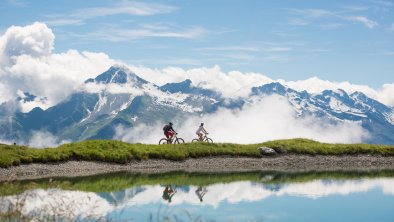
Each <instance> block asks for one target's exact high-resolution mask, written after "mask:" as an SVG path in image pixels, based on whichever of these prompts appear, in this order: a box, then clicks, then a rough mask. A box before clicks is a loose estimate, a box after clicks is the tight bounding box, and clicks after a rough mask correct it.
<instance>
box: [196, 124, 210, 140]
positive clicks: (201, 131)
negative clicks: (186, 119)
mask: <svg viewBox="0 0 394 222" xmlns="http://www.w3.org/2000/svg"><path fill="white" fill-rule="evenodd" d="M203 133H205V134H208V132H207V131H206V130H205V128H204V123H201V125H200V126H199V127H198V129H197V131H196V134H197V135H198V138H199V139H200V141H203V135H204V134H203Z"/></svg>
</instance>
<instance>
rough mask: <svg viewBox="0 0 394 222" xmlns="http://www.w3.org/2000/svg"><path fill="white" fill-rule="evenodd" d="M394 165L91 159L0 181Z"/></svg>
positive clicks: (386, 163) (390, 159) (388, 160)
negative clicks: (103, 160) (121, 173)
mask: <svg viewBox="0 0 394 222" xmlns="http://www.w3.org/2000/svg"><path fill="white" fill-rule="evenodd" d="M387 169H394V156H377V155H342V156H327V155H316V156H310V155H295V154H288V155H280V156H275V157H262V158H251V157H229V156H218V157H203V158H188V159H186V160H182V161H171V160H165V159H148V160H141V161H138V160H133V161H130V162H128V163H126V164H116V163H108V162H93V161H66V162H57V163H32V164H22V165H19V166H12V167H9V168H0V182H4V181H14V180H29V179H42V178H58V177H80V176H91V175H96V174H105V173H115V172H122V171H126V172H132V173H166V172H171V171H186V172H246V171H288V172H298V171H299V172H302V171H367V170H387Z"/></svg>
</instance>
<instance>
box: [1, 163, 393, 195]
mask: <svg viewBox="0 0 394 222" xmlns="http://www.w3.org/2000/svg"><path fill="white" fill-rule="evenodd" d="M378 177H388V178H392V177H394V171H392V170H386V171H364V172H356V171H350V172H330V171H327V172H313V171H312V172H296V173H283V172H263V171H255V172H242V173H187V172H171V173H163V174H132V173H127V172H119V173H112V174H104V175H95V176H88V177H76V178H55V179H53V180H51V181H49V180H48V179H39V180H28V181H10V182H3V183H0V197H1V196H7V195H15V194H20V193H23V192H24V191H26V190H30V189H38V188H40V189H49V188H59V189H63V190H78V191H86V192H96V193H102V192H116V191H120V190H124V189H127V188H130V187H133V186H144V185H157V184H162V185H164V184H171V185H177V186H184V185H194V186H208V185H211V184H215V183H231V182H235V181H252V182H254V183H262V184H273V185H276V184H279V185H280V184H287V183H303V182H308V181H313V180H317V179H330V180H332V179H335V180H347V179H360V178H378Z"/></svg>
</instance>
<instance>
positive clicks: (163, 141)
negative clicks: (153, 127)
mask: <svg viewBox="0 0 394 222" xmlns="http://www.w3.org/2000/svg"><path fill="white" fill-rule="evenodd" d="M167 143H168V141H167V139H166V138H162V139H161V140H160V141H159V145H160V144H167Z"/></svg>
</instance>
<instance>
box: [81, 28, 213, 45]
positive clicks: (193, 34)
mask: <svg viewBox="0 0 394 222" xmlns="http://www.w3.org/2000/svg"><path fill="white" fill-rule="evenodd" d="M206 33H207V30H205V29H204V28H201V27H193V28H188V29H184V28H174V27H169V26H163V27H160V28H157V27H155V26H152V27H141V28H136V29H121V28H103V29H98V30H96V31H94V32H90V33H87V34H85V35H83V36H81V37H82V38H86V39H95V40H105V41H111V42H124V41H132V40H137V39H142V38H178V39H196V38H201V37H203V36H205V35H206Z"/></svg>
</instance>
